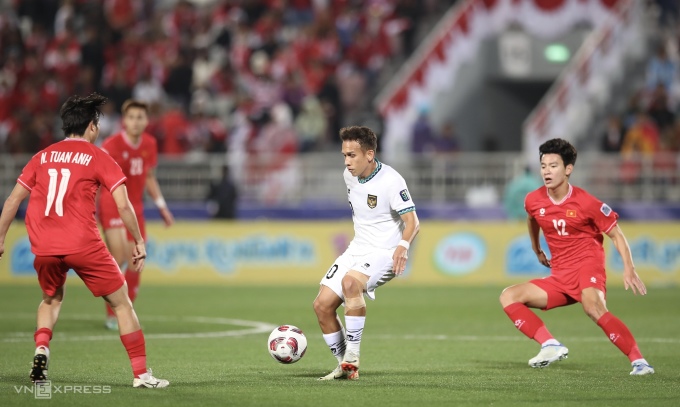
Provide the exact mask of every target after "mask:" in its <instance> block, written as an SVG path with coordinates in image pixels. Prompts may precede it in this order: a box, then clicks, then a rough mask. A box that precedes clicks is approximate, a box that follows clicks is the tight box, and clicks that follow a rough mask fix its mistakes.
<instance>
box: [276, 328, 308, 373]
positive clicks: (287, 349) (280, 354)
mask: <svg viewBox="0 0 680 407" xmlns="http://www.w3.org/2000/svg"><path fill="white" fill-rule="evenodd" d="M267 348H268V349H269V354H270V355H272V357H273V358H274V359H276V360H277V361H278V362H280V363H283V364H286V365H288V364H291V363H295V362H297V361H298V360H300V359H302V357H303V356H304V355H305V351H306V350H307V338H306V337H305V334H303V333H302V330H301V329H300V328H298V327H296V326H293V325H281V326H280V327H278V328H276V329H274V330H273V331H272V333H271V334H270V335H269V339H268V340H267Z"/></svg>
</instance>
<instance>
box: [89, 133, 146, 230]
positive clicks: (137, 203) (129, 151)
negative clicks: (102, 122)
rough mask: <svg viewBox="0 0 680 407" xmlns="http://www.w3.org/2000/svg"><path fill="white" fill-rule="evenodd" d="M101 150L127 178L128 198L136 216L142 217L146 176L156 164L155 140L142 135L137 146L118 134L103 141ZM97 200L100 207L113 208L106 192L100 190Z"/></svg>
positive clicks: (111, 200) (113, 204)
mask: <svg viewBox="0 0 680 407" xmlns="http://www.w3.org/2000/svg"><path fill="white" fill-rule="evenodd" d="M102 150H104V151H106V152H107V153H109V155H110V156H111V157H112V158H113V159H114V160H115V161H116V162H117V163H118V165H120V168H122V169H123V173H124V174H125V176H126V177H127V181H126V182H125V185H126V186H127V190H128V198H129V199H130V202H131V203H132V206H133V207H134V208H135V212H136V213H137V215H138V216H142V213H143V210H144V188H145V187H146V174H147V173H148V172H149V169H151V168H154V167H155V166H156V164H157V162H158V146H157V143H156V139H155V138H154V137H153V136H152V135H150V134H148V133H142V135H141V136H140V138H139V141H138V142H137V144H132V142H131V141H130V140H128V138H127V136H126V135H125V134H124V133H118V134H116V135H114V136H111V137H109V138H107V139H106V141H104V144H102ZM99 199H100V205H101V206H102V207H107V208H110V207H113V208H115V203H114V202H113V197H112V196H111V194H109V193H108V192H106V191H104V190H102V192H101V195H100V197H99Z"/></svg>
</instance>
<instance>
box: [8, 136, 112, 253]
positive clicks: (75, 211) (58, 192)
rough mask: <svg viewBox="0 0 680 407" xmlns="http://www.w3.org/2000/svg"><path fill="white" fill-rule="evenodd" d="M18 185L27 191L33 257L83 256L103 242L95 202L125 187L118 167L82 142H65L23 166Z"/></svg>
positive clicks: (45, 150)
mask: <svg viewBox="0 0 680 407" xmlns="http://www.w3.org/2000/svg"><path fill="white" fill-rule="evenodd" d="M17 182H18V183H20V184H21V185H23V186H24V188H26V189H28V190H29V191H31V196H30V198H29V201H28V209H27V211H26V229H27V230H28V238H29V240H30V241H31V251H32V252H33V253H34V254H35V255H37V256H57V255H67V254H74V253H79V252H82V251H83V250H86V249H87V247H88V246H91V245H93V244H96V243H97V242H101V241H102V240H101V236H100V234H99V229H98V228H97V221H96V219H95V216H94V215H95V197H96V195H97V190H99V187H100V186H101V185H103V186H104V188H102V189H106V190H108V191H113V190H114V189H115V188H116V187H118V186H119V185H120V184H122V183H124V182H125V175H124V174H123V171H122V170H121V169H120V167H119V166H118V164H116V162H115V161H114V160H113V159H112V158H111V157H110V156H109V155H108V154H106V153H105V152H104V151H102V150H100V149H99V148H98V147H97V146H95V145H92V144H91V143H89V142H88V141H87V140H84V139H66V140H63V141H60V142H58V143H54V144H52V145H51V146H49V147H47V148H46V149H44V150H42V151H41V152H39V153H38V154H36V155H34V156H33V158H31V160H30V161H29V162H28V164H26V166H25V167H24V169H23V171H22V172H21V175H20V176H19V178H18V179H17Z"/></svg>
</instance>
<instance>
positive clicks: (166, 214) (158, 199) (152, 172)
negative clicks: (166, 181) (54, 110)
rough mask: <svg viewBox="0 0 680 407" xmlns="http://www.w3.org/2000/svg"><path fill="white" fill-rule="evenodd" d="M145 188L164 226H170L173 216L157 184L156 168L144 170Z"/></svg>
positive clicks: (173, 219) (173, 220)
mask: <svg viewBox="0 0 680 407" xmlns="http://www.w3.org/2000/svg"><path fill="white" fill-rule="evenodd" d="M146 190H147V191H149V195H150V196H151V199H153V201H154V203H155V204H156V207H157V208H158V210H159V211H160V213H161V217H162V218H163V222H165V226H171V225H172V224H173V223H175V218H174V217H173V216H172V212H170V209H168V205H167V204H166V203H165V199H164V198H163V193H162V192H161V186H160V185H158V179H156V168H155V167H152V168H149V169H148V170H147V172H146Z"/></svg>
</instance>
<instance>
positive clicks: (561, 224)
mask: <svg viewBox="0 0 680 407" xmlns="http://www.w3.org/2000/svg"><path fill="white" fill-rule="evenodd" d="M553 225H555V230H556V231H557V234H558V235H560V236H569V232H567V221H566V220H564V219H553ZM560 228H562V229H561V230H560Z"/></svg>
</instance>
